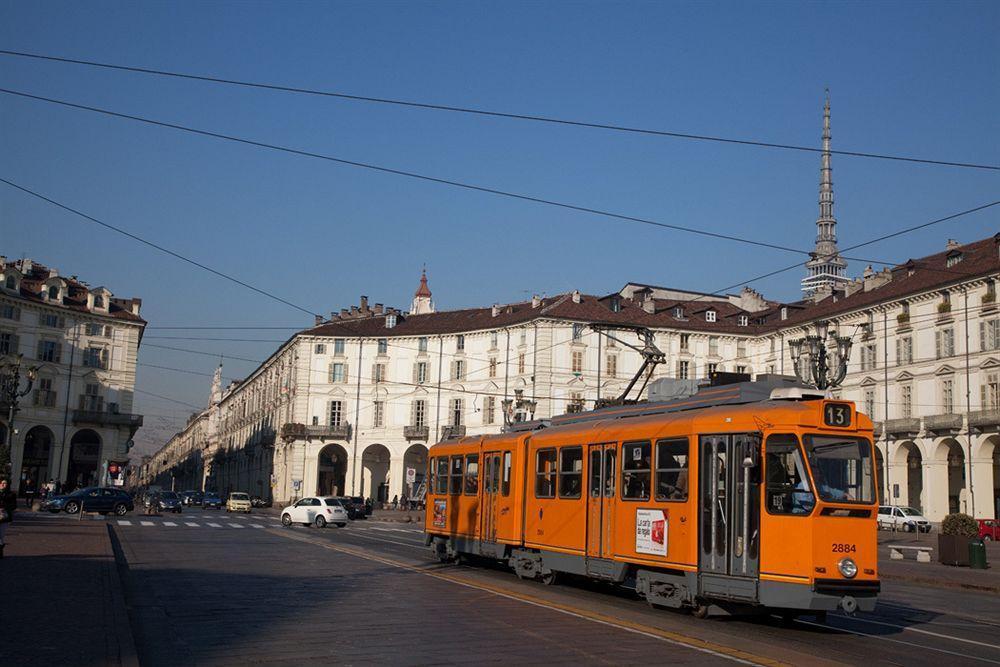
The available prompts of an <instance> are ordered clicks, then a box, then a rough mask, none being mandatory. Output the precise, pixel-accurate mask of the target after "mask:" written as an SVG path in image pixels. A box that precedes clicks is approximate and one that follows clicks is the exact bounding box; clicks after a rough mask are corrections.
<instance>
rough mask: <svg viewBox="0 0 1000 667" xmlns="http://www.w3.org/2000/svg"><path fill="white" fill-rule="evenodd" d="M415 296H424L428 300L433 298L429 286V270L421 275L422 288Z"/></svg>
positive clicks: (418, 289) (424, 270) (425, 270)
mask: <svg viewBox="0 0 1000 667" xmlns="http://www.w3.org/2000/svg"><path fill="white" fill-rule="evenodd" d="M413 296H423V297H427V298H428V299H429V298H431V289H430V288H429V287H428V286H427V269H426V268H425V269H423V271H421V273H420V287H418V288H417V291H416V292H414V294H413Z"/></svg>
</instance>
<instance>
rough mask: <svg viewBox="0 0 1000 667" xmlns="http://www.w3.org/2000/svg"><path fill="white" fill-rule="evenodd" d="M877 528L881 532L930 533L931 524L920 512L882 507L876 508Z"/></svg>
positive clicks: (887, 506)
mask: <svg viewBox="0 0 1000 667" xmlns="http://www.w3.org/2000/svg"><path fill="white" fill-rule="evenodd" d="M878 527H879V529H881V530H903V531H906V532H907V533H915V532H917V531H920V532H921V533H929V532H931V522H930V521H928V520H927V519H926V518H925V517H924V516H923V515H922V514H921V513H920V510H917V509H913V508H912V507H895V506H893V505H882V506H881V507H879V508H878Z"/></svg>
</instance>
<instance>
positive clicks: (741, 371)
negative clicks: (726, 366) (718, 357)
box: [736, 366, 747, 375]
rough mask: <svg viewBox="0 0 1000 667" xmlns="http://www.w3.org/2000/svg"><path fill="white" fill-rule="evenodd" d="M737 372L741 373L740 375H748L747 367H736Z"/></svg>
mask: <svg viewBox="0 0 1000 667" xmlns="http://www.w3.org/2000/svg"><path fill="white" fill-rule="evenodd" d="M736 372H737V373H739V374H740V375H746V373H747V367H746V366H737V367H736Z"/></svg>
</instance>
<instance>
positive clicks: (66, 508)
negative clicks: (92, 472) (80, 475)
mask: <svg viewBox="0 0 1000 667" xmlns="http://www.w3.org/2000/svg"><path fill="white" fill-rule="evenodd" d="M41 509H42V511H45V512H52V513H53V514H58V513H59V512H66V514H76V513H78V512H80V511H81V510H83V511H84V512H99V513H101V514H109V513H114V514H116V515H117V516H124V515H126V514H128V513H129V512H131V511H132V510H134V509H135V504H134V503H133V502H132V496H130V495H129V494H128V493H126V492H125V491H122V490H121V489H108V488H103V487H99V486H88V487H87V488H84V489H77V490H76V491H73V492H72V493H67V494H64V495H61V496H53V497H52V498H49V499H47V500H45V502H43V503H42V506H41Z"/></svg>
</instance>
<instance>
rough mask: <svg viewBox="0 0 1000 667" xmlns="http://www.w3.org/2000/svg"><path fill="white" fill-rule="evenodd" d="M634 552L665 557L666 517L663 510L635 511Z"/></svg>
mask: <svg viewBox="0 0 1000 667" xmlns="http://www.w3.org/2000/svg"><path fill="white" fill-rule="evenodd" d="M635 552H636V553H639V554H652V555H654V556H666V555H667V517H666V515H665V514H664V513H663V510H642V509H640V510H636V512H635Z"/></svg>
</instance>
